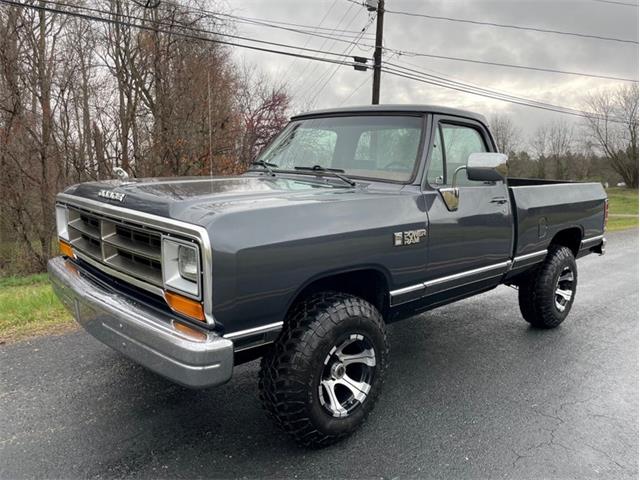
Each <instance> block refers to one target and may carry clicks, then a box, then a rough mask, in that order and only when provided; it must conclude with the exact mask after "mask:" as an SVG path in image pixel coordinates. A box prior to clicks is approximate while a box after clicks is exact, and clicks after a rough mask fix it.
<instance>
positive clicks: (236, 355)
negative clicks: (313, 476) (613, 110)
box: [48, 105, 607, 447]
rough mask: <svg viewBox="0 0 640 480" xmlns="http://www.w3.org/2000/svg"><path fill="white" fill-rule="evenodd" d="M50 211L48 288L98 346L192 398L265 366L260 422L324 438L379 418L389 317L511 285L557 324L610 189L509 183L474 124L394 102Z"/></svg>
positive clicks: (75, 192) (315, 115)
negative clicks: (246, 155) (245, 163)
mask: <svg viewBox="0 0 640 480" xmlns="http://www.w3.org/2000/svg"><path fill="white" fill-rule="evenodd" d="M56 218H57V229H58V231H57V233H58V237H59V243H60V251H61V254H62V255H60V256H58V257H55V258H53V259H52V260H51V261H50V262H49V266H48V269H49V272H50V278H51V281H52V283H53V286H54V288H55V291H56V293H57V295H58V296H59V297H60V298H61V299H62V301H63V303H64V304H65V305H66V306H67V307H68V308H69V309H70V310H71V312H73V314H74V316H75V318H76V319H77V321H78V322H79V323H80V324H81V325H82V326H83V327H84V328H85V329H86V330H87V331H88V332H89V333H90V334H91V335H93V336H94V337H96V338H97V339H98V340H100V341H101V342H103V343H105V344H107V345H108V346H110V347H112V348H114V349H116V350H118V351H119V352H121V353H123V354H124V355H126V356H128V357H129V358H131V359H133V360H134V361H136V362H138V363H140V364H142V365H144V366H145V367H147V368H149V369H150V370H152V371H154V372H157V373H158V374H160V375H163V376H164V377H166V378H168V379H170V380H171V381H174V382H177V383H179V384H182V385H184V386H188V387H194V388H203V387H210V386H214V385H219V384H222V383H224V382H226V381H228V380H229V379H230V378H231V377H232V373H233V367H234V366H235V365H239V364H241V363H243V362H247V361H250V360H255V359H257V358H261V368H260V375H259V392H260V393H259V395H260V398H261V401H262V403H263V405H264V407H265V409H266V411H267V413H268V414H269V415H270V416H271V417H272V418H273V419H274V420H275V421H276V423H277V424H278V425H279V426H280V427H282V428H283V429H284V430H285V431H286V432H288V433H290V434H291V435H292V436H293V437H294V438H295V439H296V440H297V441H298V442H299V443H301V444H303V445H306V446H315V447H317V446H324V445H328V444H331V443H333V442H336V441H338V440H340V439H341V438H343V437H345V436H347V435H348V434H350V433H351V432H353V431H354V430H355V429H356V428H357V427H358V426H359V425H360V424H361V423H362V422H363V420H364V419H365V417H366V416H367V415H368V414H369V412H370V411H371V410H372V408H373V406H374V403H375V401H376V398H377V397H378V396H379V394H380V391H381V388H382V383H383V377H384V374H385V370H386V369H387V364H388V350H389V346H388V341H387V335H386V327H387V324H388V323H391V322H395V321H398V320H401V319H404V318H408V317H411V316H414V315H416V314H418V313H420V312H424V311H427V310H430V309H434V308H436V307H439V306H442V305H446V304H448V303H451V302H455V301H457V300H461V299H464V298H467V297H469V296H472V295H477V294H480V293H483V292H486V291H488V290H491V289H493V288H495V287H497V286H498V285H501V284H504V285H509V286H512V287H515V288H516V289H517V291H518V301H519V305H520V311H521V313H522V316H523V317H524V320H526V322H528V323H529V324H530V327H529V328H554V327H557V326H558V325H560V324H561V323H562V322H563V321H564V320H565V318H566V317H567V315H568V314H569V312H570V310H571V307H572V305H573V302H574V301H575V297H576V288H577V282H578V271H577V266H576V259H578V258H580V257H582V256H584V255H587V254H590V253H598V254H603V253H604V248H605V239H604V236H603V234H604V229H605V223H606V220H607V198H606V194H605V191H604V189H603V188H602V186H601V185H600V184H599V183H573V182H561V181H547V180H534V179H515V178H508V176H507V157H506V156H505V155H503V154H501V153H497V152H496V144H495V141H494V140H493V138H492V136H491V133H490V131H489V129H488V127H487V122H486V121H485V119H484V118H483V117H482V116H481V115H477V114H474V113H470V112H466V111H461V110H456V109H452V108H444V107H435V106H408V105H402V106H392V105H386V106H374V107H356V108H344V109H334V110H325V111H318V112H312V113H305V114H301V115H298V116H295V117H293V118H292V119H291V122H290V123H289V124H288V125H287V126H286V127H285V128H284V129H283V131H282V132H281V133H280V134H279V135H278V136H277V137H276V138H275V140H274V141H273V142H272V143H271V144H270V145H269V146H268V147H266V148H265V149H264V150H263V152H262V153H261V154H260V155H259V157H258V158H257V160H256V161H255V162H253V163H252V167H251V168H250V169H249V171H248V172H247V173H245V174H243V175H240V176H231V177H195V178H192V177H190V178H150V179H134V178H131V179H129V178H120V179H118V180H108V181H98V182H91V183H82V184H78V185H74V186H71V187H69V188H67V189H66V190H65V191H64V192H63V193H60V194H59V195H58V196H57V206H56ZM477 321H482V319H477ZM416 367H418V365H416ZM212 408H215V406H212Z"/></svg>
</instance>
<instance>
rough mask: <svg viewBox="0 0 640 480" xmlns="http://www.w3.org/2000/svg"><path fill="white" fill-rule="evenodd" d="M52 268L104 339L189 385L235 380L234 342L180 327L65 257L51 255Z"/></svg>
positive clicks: (69, 301)
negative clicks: (233, 377)
mask: <svg viewBox="0 0 640 480" xmlns="http://www.w3.org/2000/svg"><path fill="white" fill-rule="evenodd" d="M47 269H48V271H49V277H50V279H51V283H52V284H53V288H54V291H55V292H56V294H57V295H58V297H59V298H60V300H61V301H62V303H63V304H64V305H65V306H66V307H67V308H68V309H69V310H70V311H71V313H72V314H73V315H74V317H75V318H76V320H77V321H78V323H79V324H80V325H82V327H83V328H84V329H85V330H86V331H87V332H89V333H90V334H91V335H93V336H94V337H95V338H97V339H98V340H100V341H101V342H102V343H104V344H106V345H108V346H110V347H111V348H113V349H115V350H117V351H119V352H121V353H123V354H124V355H126V356H127V357H129V358H131V359H132V360H134V361H135V362H137V363H139V364H141V365H143V366H145V367H147V368H148V369H150V370H152V371H154V372H156V373H158V374H160V375H162V376H164V377H166V378H168V379H169V380H172V381H174V382H176V383H179V384H181V385H184V386H187V387H192V388H204V387H210V386H213V385H219V384H221V383H224V382H226V381H227V380H229V379H230V378H231V375H232V372H233V342H232V341H231V340H228V339H225V338H222V337H220V336H218V335H217V334H215V333H213V332H208V331H206V330H202V333H201V332H199V331H195V334H194V335H191V334H189V333H185V332H183V331H180V330H178V329H177V328H176V327H175V326H174V325H175V323H174V322H175V320H174V319H173V318H172V317H171V316H170V315H165V314H163V313H162V312H159V311H157V310H155V309H152V308H150V307H147V306H145V305H143V304H141V303H139V302H136V301H135V300H132V299H129V298H127V297H125V296H123V295H121V294H118V293H117V292H114V291H111V290H109V289H108V288H106V287H104V286H102V285H100V284H98V283H97V282H95V281H92V280H91V279H90V278H88V277H87V276H86V275H84V274H83V273H82V272H81V271H80V270H78V269H77V267H76V266H75V265H74V264H72V263H71V262H70V261H69V260H66V259H65V258H63V257H56V258H53V259H51V260H50V261H49V264H48V266H47ZM186 332H188V330H186Z"/></svg>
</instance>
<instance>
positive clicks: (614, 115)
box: [585, 84, 638, 188]
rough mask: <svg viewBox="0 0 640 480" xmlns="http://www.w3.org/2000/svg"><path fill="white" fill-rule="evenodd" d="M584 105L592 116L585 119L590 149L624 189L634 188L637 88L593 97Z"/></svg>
mask: <svg viewBox="0 0 640 480" xmlns="http://www.w3.org/2000/svg"><path fill="white" fill-rule="evenodd" d="M586 103H587V105H588V106H589V108H590V110H591V111H592V112H593V113H594V115H593V116H591V117H588V118H586V119H585V124H586V127H587V131H588V132H589V140H590V143H591V145H592V146H593V147H594V148H595V149H597V150H599V151H600V152H602V153H603V154H604V155H605V157H606V158H608V159H609V161H610V162H611V166H612V167H613V169H614V170H615V171H616V172H617V173H618V174H619V175H620V176H621V177H622V179H623V180H624V182H625V183H626V184H627V186H629V187H631V188H638V85H637V84H632V85H627V86H624V87H619V88H617V89H615V90H604V91H601V92H598V93H594V94H592V95H590V96H588V97H587V100H586Z"/></svg>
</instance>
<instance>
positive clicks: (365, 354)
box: [318, 334, 376, 417]
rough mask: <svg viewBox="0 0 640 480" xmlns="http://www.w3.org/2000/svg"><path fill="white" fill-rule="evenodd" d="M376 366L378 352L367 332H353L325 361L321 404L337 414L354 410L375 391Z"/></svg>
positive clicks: (348, 413)
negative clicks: (366, 334)
mask: <svg viewBox="0 0 640 480" xmlns="http://www.w3.org/2000/svg"><path fill="white" fill-rule="evenodd" d="M375 367H376V352H375V350H374V348H373V345H372V344H371V342H370V341H369V340H368V339H367V338H366V337H364V336H363V335H359V334H352V335H350V336H349V338H348V339H346V340H345V341H344V342H342V343H340V344H339V345H336V346H334V347H333V348H332V349H331V350H330V351H329V354H328V355H327V357H326V358H325V360H324V367H323V370H322V375H321V377H320V384H319V385H318V397H319V398H320V404H321V405H322V406H323V407H324V408H325V410H327V412H328V413H330V414H331V415H332V416H334V417H346V416H348V415H350V414H351V413H353V411H354V410H355V409H357V408H358V407H359V406H360V405H362V404H363V403H364V402H365V400H366V399H367V396H368V395H369V392H370V391H371V382H372V380H373V375H374V372H375Z"/></svg>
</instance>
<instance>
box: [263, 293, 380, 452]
mask: <svg viewBox="0 0 640 480" xmlns="http://www.w3.org/2000/svg"><path fill="white" fill-rule="evenodd" d="M387 357H388V345H387V336H386V330H385V325H384V321H383V319H382V316H381V315H380V313H379V312H378V310H377V309H376V308H375V307H374V306H373V305H371V304H370V303H369V302H367V301H365V300H363V299H361V298H358V297H355V296H352V295H347V294H343V293H334V292H324V293H318V294H314V295H311V296H310V297H308V298H307V299H305V300H304V301H302V302H300V303H299V304H298V305H296V306H295V307H294V308H293V309H292V311H291V313H290V315H289V316H288V318H287V320H286V321H285V326H284V328H283V331H282V333H281V334H280V337H279V338H278V340H277V341H276V343H275V345H274V348H273V349H272V350H271V351H270V352H269V353H268V354H267V355H266V356H265V357H264V358H263V359H262V365H261V370H260V377H259V387H260V399H261V401H262V404H263V406H264V408H265V409H266V410H267V412H268V413H269V414H270V416H271V417H272V418H273V419H274V420H275V422H276V423H277V424H278V425H279V426H280V427H281V428H282V429H283V430H284V431H286V432H287V433H289V434H290V435H292V436H293V437H294V439H295V440H296V441H297V442H298V443H300V444H301V445H304V446H310V447H323V446H327V445H330V444H332V443H335V442H337V441H339V440H340V439H342V438H344V437H346V436H348V435H350V434H351V433H353V431H354V430H356V429H357V428H358V426H359V425H360V424H361V423H362V422H363V421H364V420H365V418H366V417H367V415H368V414H369V412H370V411H371V410H372V408H373V406H374V404H375V401H376V399H377V397H378V395H379V393H380V389H381V386H382V381H383V377H384V372H385V370H386V367H387Z"/></svg>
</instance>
